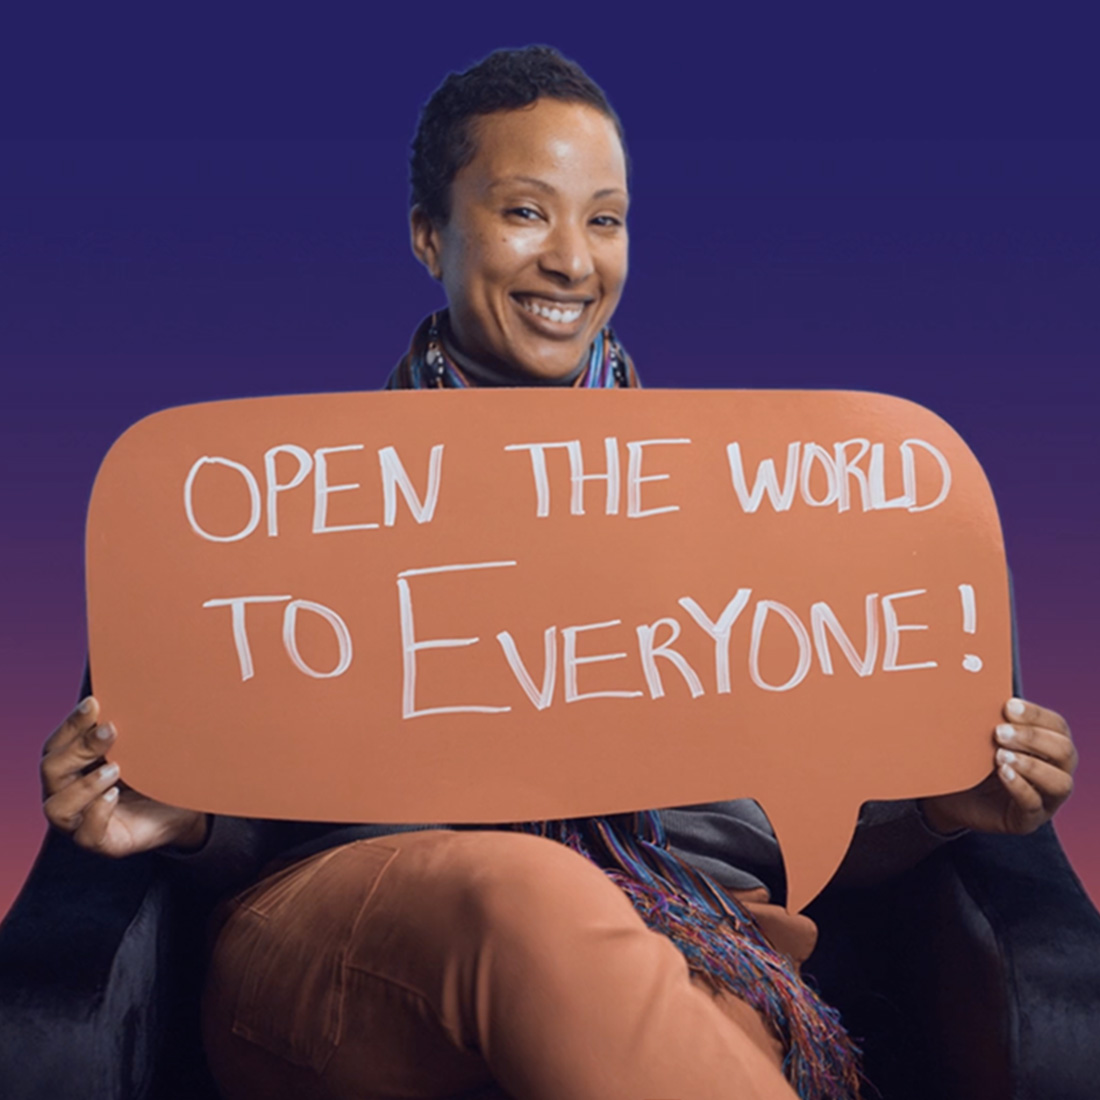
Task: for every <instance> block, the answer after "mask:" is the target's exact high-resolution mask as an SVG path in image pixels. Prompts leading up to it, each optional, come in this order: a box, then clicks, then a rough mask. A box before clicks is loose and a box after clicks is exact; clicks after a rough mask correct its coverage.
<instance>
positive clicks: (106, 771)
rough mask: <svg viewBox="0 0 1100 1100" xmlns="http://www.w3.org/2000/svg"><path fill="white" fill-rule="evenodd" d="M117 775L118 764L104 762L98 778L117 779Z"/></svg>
mask: <svg viewBox="0 0 1100 1100" xmlns="http://www.w3.org/2000/svg"><path fill="white" fill-rule="evenodd" d="M117 776H118V765H117V764H104V765H103V767H102V768H100V769H99V775H98V777H97V778H99V779H103V780H108V779H115V778H117Z"/></svg>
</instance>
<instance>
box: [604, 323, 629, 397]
mask: <svg viewBox="0 0 1100 1100" xmlns="http://www.w3.org/2000/svg"><path fill="white" fill-rule="evenodd" d="M604 338H605V339H606V340H607V345H608V358H609V359H610V360H611V376H612V378H614V379H615V385H616V386H618V387H619V388H620V389H625V388H626V386H627V385H628V382H629V372H628V371H627V369H626V352H625V351H623V346H622V344H620V343H619V341H618V340H617V339H616V337H615V332H614V330H613V329H612V327H611V326H610V325H608V326H607V328H606V329H605V330H604Z"/></svg>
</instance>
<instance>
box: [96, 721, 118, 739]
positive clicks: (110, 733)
mask: <svg viewBox="0 0 1100 1100" xmlns="http://www.w3.org/2000/svg"><path fill="white" fill-rule="evenodd" d="M95 735H96V737H98V738H99V739H100V741H109V740H110V739H111V738H112V737H114V735H115V727H114V726H112V725H111V723H110V722H105V723H104V724H103V725H102V726H96V731H95Z"/></svg>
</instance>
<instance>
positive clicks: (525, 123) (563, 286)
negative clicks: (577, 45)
mask: <svg viewBox="0 0 1100 1100" xmlns="http://www.w3.org/2000/svg"><path fill="white" fill-rule="evenodd" d="M471 130H472V131H473V137H474V140H475V141H476V143H477V150H478V151H477V156H476V157H474V159H473V160H472V161H470V162H469V163H468V164H466V165H465V166H463V167H462V168H461V169H460V170H459V171H458V172H457V173H456V175H455V178H454V182H453V184H452V187H451V201H450V205H451V212H450V216H449V217H448V218H447V220H446V221H445V222H444V223H443V224H439V223H438V221H436V220H434V219H433V218H432V216H431V215H430V214H429V213H428V212H427V209H426V208H425V207H424V206H423V205H421V204H417V205H416V206H414V207H413V212H412V244H413V251H414V252H415V253H416V255H417V256H418V257H419V259H420V261H421V262H422V263H423V264H424V266H425V267H426V268H427V269H428V271H429V272H431V274H432V276H433V277H434V278H436V279H439V280H441V281H442V283H443V287H444V289H445V290H446V292H447V301H448V303H449V309H448V317H449V323H450V332H451V334H452V335H453V339H454V343H455V346H456V347H457V348H461V349H462V353H463V355H464V358H465V359H466V360H467V362H469V363H474V364H478V365H480V366H482V367H484V368H489V369H491V370H494V371H497V372H500V373H501V374H502V375H505V376H508V377H514V376H516V375H521V376H525V377H526V378H528V379H538V380H547V381H559V382H560V381H571V380H573V379H574V378H575V377H576V376H577V375H578V374H579V373H580V372H581V369H582V367H583V366H584V363H585V360H586V357H587V353H588V349H589V348H590V346H591V345H592V341H593V340H594V339H595V337H596V335H597V333H599V332H600V330H601V329H602V328H603V327H604V326H605V325H606V324H607V323H608V321H609V320H610V319H611V315H612V314H613V313H614V312H615V308H616V306H617V305H618V304H619V298H620V297H621V295H622V291H623V285H624V283H625V282H626V273H627V231H626V210H627V205H628V196H627V182H626V154H625V152H624V150H623V146H622V142H621V141H620V139H619V136H618V131H617V129H616V127H615V124H614V123H613V122H612V121H611V119H609V118H608V117H607V115H605V114H603V113H601V112H600V111H598V110H596V109H595V108H593V107H590V106H589V105H588V104H584V103H570V102H561V101H559V100H554V99H538V100H536V101H535V102H534V103H532V104H531V105H530V106H529V107H524V108H522V109H520V110H516V111H509V112H506V113H501V114H496V115H491V116H489V117H483V118H480V119H478V120H476V121H475V122H472V123H471ZM474 369H475V370H476V369H477V368H476V367H475V368H474Z"/></svg>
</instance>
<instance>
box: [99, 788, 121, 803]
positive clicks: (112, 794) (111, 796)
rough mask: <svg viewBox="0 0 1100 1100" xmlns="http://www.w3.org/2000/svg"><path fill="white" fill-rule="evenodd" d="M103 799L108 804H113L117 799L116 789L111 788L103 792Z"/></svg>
mask: <svg viewBox="0 0 1100 1100" xmlns="http://www.w3.org/2000/svg"><path fill="white" fill-rule="evenodd" d="M103 797H104V798H105V799H106V800H107V801H108V802H114V800H115V799H116V798H118V787H112V788H111V789H110V790H109V791H104V792H103Z"/></svg>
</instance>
